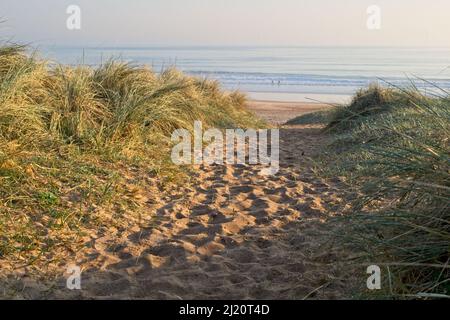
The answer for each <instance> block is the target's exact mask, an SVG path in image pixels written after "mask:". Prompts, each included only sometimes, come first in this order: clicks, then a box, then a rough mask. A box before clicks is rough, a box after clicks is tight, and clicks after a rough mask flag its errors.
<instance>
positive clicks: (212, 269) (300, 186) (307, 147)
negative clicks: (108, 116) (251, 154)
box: [30, 106, 345, 299]
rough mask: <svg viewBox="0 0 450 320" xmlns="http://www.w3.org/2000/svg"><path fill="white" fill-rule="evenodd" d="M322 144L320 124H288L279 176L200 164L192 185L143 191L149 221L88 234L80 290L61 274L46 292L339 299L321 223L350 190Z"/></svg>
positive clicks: (80, 259) (76, 295)
mask: <svg viewBox="0 0 450 320" xmlns="http://www.w3.org/2000/svg"><path fill="white" fill-rule="evenodd" d="M266 107H267V106H266ZM300 111H301V110H300ZM275 112H276V108H275ZM303 112H304V110H303ZM324 143H325V141H324V137H323V136H322V135H321V134H320V127H318V126H295V127H285V128H283V129H282V131H281V137H280V147H281V150H280V151H281V169H280V172H279V173H278V174H277V175H276V176H269V177H263V176H260V175H259V174H258V173H259V172H260V170H261V168H260V167H259V166H209V167H204V166H202V167H199V168H198V170H195V172H196V174H197V177H196V178H195V179H194V183H192V185H189V186H183V187H180V188H179V189H177V190H172V191H171V192H170V194H169V195H168V194H162V193H158V192H152V193H151V194H149V195H148V196H147V197H145V198H144V200H145V201H146V205H147V206H148V210H150V211H151V212H154V216H153V218H152V221H151V222H146V223H145V224H142V225H141V227H137V226H136V225H135V224H134V225H133V224H132V223H131V222H130V226H127V227H125V228H123V230H122V231H121V232H112V231H111V232H108V231H107V232H103V233H99V234H96V235H91V238H92V240H91V241H90V242H89V243H87V245H86V250H83V252H80V253H79V255H78V258H77V264H78V265H80V266H82V268H83V275H82V288H83V290H81V291H69V290H67V289H65V288H64V286H65V279H63V278H61V279H60V280H58V281H57V282H56V283H55V286H54V288H53V289H52V290H51V291H49V292H48V297H57V298H62V297H65V298H107V299H109V298H151V299H153V298H160V299H220V298H222V299H301V298H305V297H313V298H339V297H342V294H343V292H344V291H345V281H343V280H342V279H340V274H339V273H340V271H339V267H338V265H337V264H336V255H337V253H336V252H335V251H334V249H333V247H332V244H330V243H329V242H327V241H326V239H325V238H322V237H323V236H324V235H326V234H327V232H329V230H327V229H326V227H325V226H324V224H323V223H322V222H323V221H325V220H326V218H327V217H329V216H330V215H332V214H334V213H336V212H338V211H340V210H341V209H342V207H343V201H342V198H343V195H342V192H341V191H340V190H343V189H344V188H343V187H342V185H341V182H340V181H339V180H335V181H325V180H322V179H319V178H317V177H316V175H315V173H314V171H313V169H312V162H311V160H310V159H309V157H311V156H314V154H316V153H317V152H320V150H321V147H322V146H323V145H324ZM149 199H151V200H149ZM324 243H325V244H326V247H325V248H324V247H323V244H324ZM37 292H39V294H42V291H40V290H35V293H36V294H37ZM30 295H33V294H32V291H30Z"/></svg>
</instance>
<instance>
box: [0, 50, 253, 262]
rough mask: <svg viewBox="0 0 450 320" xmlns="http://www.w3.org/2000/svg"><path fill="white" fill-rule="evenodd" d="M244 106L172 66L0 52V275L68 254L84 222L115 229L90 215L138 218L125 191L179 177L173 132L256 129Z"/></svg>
mask: <svg viewBox="0 0 450 320" xmlns="http://www.w3.org/2000/svg"><path fill="white" fill-rule="evenodd" d="M244 104H245V97H244V96H242V95H241V94H240V93H237V92H234V93H226V92H224V91H223V90H221V88H220V86H219V84H218V83H217V82H214V81H209V80H204V79H197V78H192V77H188V76H186V75H184V74H182V73H180V72H178V71H176V70H173V69H169V70H166V71H164V72H162V73H161V74H155V73H154V72H152V71H151V70H150V69H147V68H145V67H141V66H133V65H130V64H127V63H122V62H118V61H108V62H106V63H104V64H103V65H101V66H99V67H96V68H91V67H86V66H74V67H72V66H65V65H58V64H54V63H50V62H47V61H43V60H41V59H39V58H37V57H36V55H34V54H31V55H30V54H28V53H27V48H26V47H23V46H18V45H6V44H4V45H3V46H0V266H1V267H2V269H3V270H6V269H7V266H8V265H9V266H10V267H11V268H13V267H12V266H16V267H17V264H27V263H31V262H33V261H37V260H39V259H43V260H48V261H51V260H52V259H54V254H55V252H57V251H58V250H57V249H58V248H59V249H60V251H61V252H66V253H67V252H70V250H75V249H74V245H80V239H81V238H82V237H83V233H84V232H85V231H86V230H87V229H86V228H89V225H90V224H95V226H96V227H98V226H99V225H100V226H101V225H102V223H113V222H111V221H109V220H108V221H109V222H106V220H102V218H101V217H100V216H99V215H96V212H97V213H98V212H107V213H108V212H109V213H114V214H115V215H119V216H118V217H117V219H116V220H115V221H119V222H120V221H123V219H122V220H121V217H120V212H125V211H127V210H128V211H129V212H131V213H134V212H138V211H139V210H138V209H139V208H138V207H139V206H142V204H139V203H138V202H136V201H135V200H133V197H132V195H128V194H127V192H126V191H124V190H125V189H126V188H128V189H129V188H131V189H133V190H134V187H136V188H137V187H139V183H142V181H141V180H144V179H146V177H149V176H154V175H155V174H156V175H158V180H160V181H169V178H170V179H172V180H173V179H180V176H182V175H180V174H179V173H178V171H179V170H181V169H180V168H175V167H174V166H172V165H171V163H170V161H169V159H170V158H169V157H170V135H171V133H172V131H173V130H174V129H177V128H181V127H183V128H187V129H192V127H193V124H194V121H195V120H201V121H203V123H204V126H205V127H208V126H214V127H219V128H225V127H259V126H261V125H262V123H260V122H258V121H257V120H256V119H255V117H253V115H251V114H250V113H249V112H247V111H245V109H244ZM161 183H162V182H161ZM130 184H132V185H134V187H130ZM141 189H142V190H143V192H145V190H144V188H143V187H142V188H141ZM141 209H142V211H143V212H144V213H143V214H145V215H151V212H150V211H149V210H147V211H145V208H141ZM109 213H108V214H109ZM102 221H103V222H102ZM119 222H118V223H119ZM90 227H92V225H90ZM83 230H84V231H83ZM10 262H11V263H12V264H11V263H10ZM8 263H10V264H8Z"/></svg>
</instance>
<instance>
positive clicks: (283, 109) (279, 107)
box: [248, 100, 330, 125]
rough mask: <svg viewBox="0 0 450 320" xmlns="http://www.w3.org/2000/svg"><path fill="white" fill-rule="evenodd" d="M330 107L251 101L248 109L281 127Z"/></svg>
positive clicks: (318, 104) (313, 104)
mask: <svg viewBox="0 0 450 320" xmlns="http://www.w3.org/2000/svg"><path fill="white" fill-rule="evenodd" d="M327 108H330V105H327V104H320V103H313V102H311V103H309V102H275V101H258V100H251V101H249V102H248V109H249V110H251V111H252V112H253V113H255V114H256V115H258V116H259V117H261V118H263V119H265V120H267V121H268V122H269V123H272V124H276V125H280V124H284V123H286V122H287V121H288V120H290V119H293V118H295V117H298V116H301V115H303V114H306V113H311V112H314V111H319V110H324V109H327Z"/></svg>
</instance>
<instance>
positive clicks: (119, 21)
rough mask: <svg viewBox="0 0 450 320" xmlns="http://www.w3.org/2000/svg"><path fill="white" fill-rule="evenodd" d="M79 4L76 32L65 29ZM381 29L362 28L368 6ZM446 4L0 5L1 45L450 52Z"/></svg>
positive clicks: (84, 1)
mask: <svg viewBox="0 0 450 320" xmlns="http://www.w3.org/2000/svg"><path fill="white" fill-rule="evenodd" d="M70 4H75V5H79V6H80V7H81V10H82V29H81V30H79V31H69V30H67V28H66V19H67V17H68V15H67V14H66V8H67V6H68V5H70ZM373 4H376V5H379V6H380V7H381V9H382V25H381V26H382V29H381V30H379V31H373V30H372V31H370V30H368V29H367V27H366V21H367V13H366V10H367V7H368V6H369V5H373ZM449 15H450V0H1V2H0V17H2V18H3V19H4V20H7V21H6V22H5V23H3V24H1V25H0V38H2V39H5V38H12V39H13V40H15V41H19V42H28V43H32V44H34V45H45V44H52V45H53V44H60V45H93V46H100V45H112V46H114V45H119V46H123V45H136V46H145V45H288V46H312V45H313V46H314V45H329V46H332V45H343V46H344V45H353V46H367V45H382V46H393V45H395V46H450V19H449Z"/></svg>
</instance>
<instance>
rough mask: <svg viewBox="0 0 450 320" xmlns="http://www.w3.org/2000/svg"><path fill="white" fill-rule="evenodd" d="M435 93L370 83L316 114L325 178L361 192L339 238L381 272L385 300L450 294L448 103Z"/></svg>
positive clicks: (449, 123) (449, 110) (449, 131)
mask: <svg viewBox="0 0 450 320" xmlns="http://www.w3.org/2000/svg"><path fill="white" fill-rule="evenodd" d="M436 90H437V91H436V92H437V95H433V96H424V95H422V94H420V92H419V91H418V90H416V89H415V88H409V89H396V88H395V89H383V88H380V87H377V86H373V87H370V88H368V89H366V90H362V91H361V92H359V93H358V94H357V95H356V96H355V97H354V99H353V101H352V102H351V104H350V105H348V106H344V107H339V108H336V109H333V110H331V111H329V112H327V114H326V116H324V114H321V115H319V117H320V118H321V119H322V120H323V121H324V122H325V123H326V124H327V127H326V129H325V131H326V132H327V133H328V134H330V135H331V136H332V137H333V143H332V146H331V147H332V148H331V152H330V153H329V155H328V161H327V164H328V165H329V172H328V173H329V174H331V175H339V176H346V177H347V179H348V182H349V183H350V185H351V186H352V187H353V188H354V189H355V190H357V191H358V192H359V193H360V197H358V199H357V201H356V202H355V203H354V204H353V205H354V207H353V209H352V211H353V212H352V213H350V214H349V215H347V216H346V217H344V218H343V220H341V221H340V222H341V223H342V222H343V225H344V226H345V227H344V230H341V231H340V232H339V237H340V240H341V241H342V242H343V243H344V244H346V245H348V246H350V247H351V248H353V249H355V247H356V249H357V250H358V251H361V252H364V253H365V254H364V256H363V258H362V261H363V264H367V263H371V264H378V265H380V267H382V270H383V274H382V275H383V277H382V279H383V285H382V291H381V292H378V294H379V295H381V296H385V297H386V296H389V297H414V298H417V297H425V298H426V297H445V296H447V297H449V296H450V202H449V199H450V143H449V137H450V98H449V95H448V93H446V92H444V91H442V90H440V89H436ZM309 117H311V116H309ZM313 118H314V117H313ZM316 118H317V117H316ZM301 120H302V119H297V121H301ZM373 294H374V293H373V292H371V293H370V295H371V296H373Z"/></svg>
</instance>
